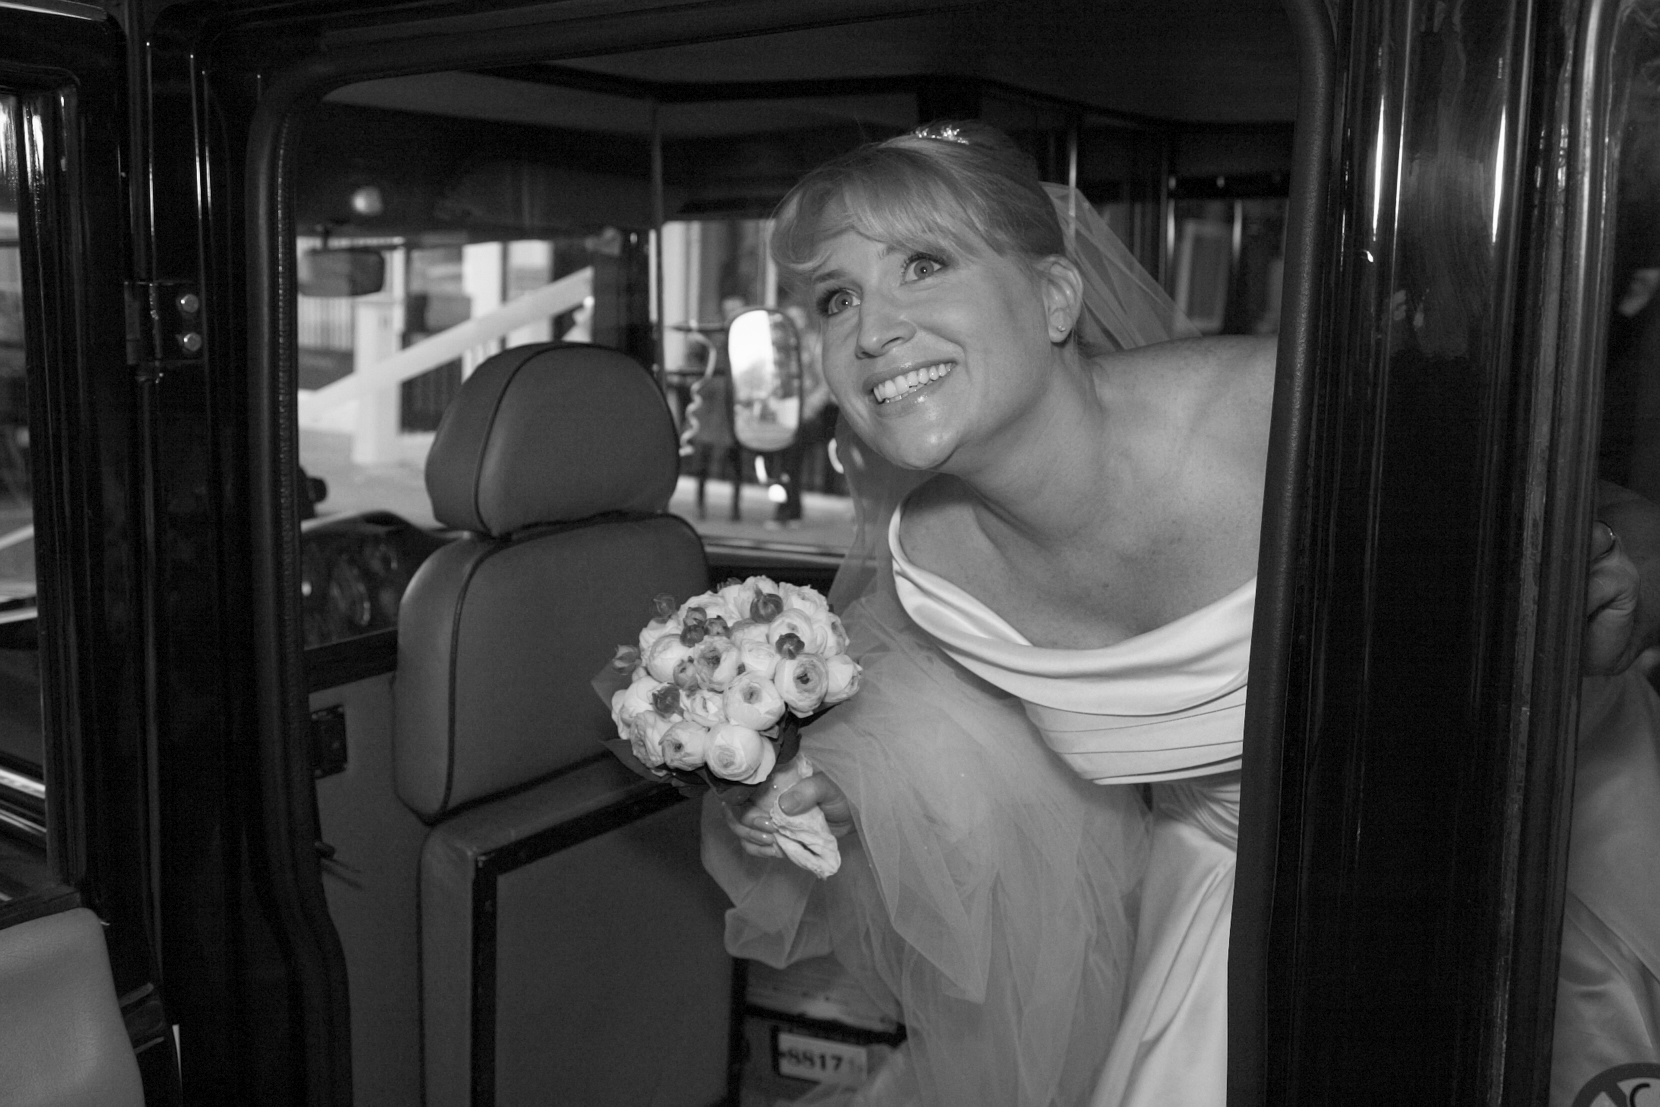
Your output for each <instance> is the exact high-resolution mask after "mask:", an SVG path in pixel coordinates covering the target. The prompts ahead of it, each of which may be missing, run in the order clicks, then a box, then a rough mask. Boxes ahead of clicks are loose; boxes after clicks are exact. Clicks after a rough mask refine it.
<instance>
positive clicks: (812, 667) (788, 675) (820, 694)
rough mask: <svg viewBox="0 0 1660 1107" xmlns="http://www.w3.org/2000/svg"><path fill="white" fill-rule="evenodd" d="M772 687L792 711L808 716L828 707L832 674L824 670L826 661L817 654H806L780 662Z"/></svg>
mask: <svg viewBox="0 0 1660 1107" xmlns="http://www.w3.org/2000/svg"><path fill="white" fill-rule="evenodd" d="M772 683H773V685H774V687H776V688H777V689H778V695H779V696H780V697H781V698H782V699H783V701H784V702H785V703H786V704H788V705H789V708H790V710H791V711H793V712H794V713H795V714H797V715H802V716H806V715H811V714H812V713H813V712H815V711H817V710H818V709H819V708H820V707H823V706H824V693H825V692H826V690H827V689H828V688H829V685H830V674H829V672H828V671H827V670H826V669H825V667H824V658H822V657H820V656H819V655H818V654H816V653H804V654H799V655H798V656H796V657H785V658H780V659H779V662H778V668H777V669H775V670H774V671H773V674H772Z"/></svg>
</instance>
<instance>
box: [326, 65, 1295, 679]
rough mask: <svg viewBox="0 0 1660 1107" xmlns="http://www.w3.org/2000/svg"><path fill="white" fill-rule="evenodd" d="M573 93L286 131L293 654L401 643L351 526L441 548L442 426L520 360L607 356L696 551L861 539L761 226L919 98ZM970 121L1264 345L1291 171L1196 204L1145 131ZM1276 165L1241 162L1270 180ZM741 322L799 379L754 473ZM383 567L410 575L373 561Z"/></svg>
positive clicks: (550, 90)
mask: <svg viewBox="0 0 1660 1107" xmlns="http://www.w3.org/2000/svg"><path fill="white" fill-rule="evenodd" d="M564 64H567V65H573V66H577V67H579V68H580V67H582V66H584V65H586V66H588V67H590V68H591V69H592V70H594V71H596V72H598V73H601V74H607V73H608V74H609V76H613V77H615V76H617V75H621V74H628V73H631V72H633V70H634V69H637V68H639V67H638V66H636V65H634V64H633V63H631V62H629V61H628V59H627V58H626V57H624V58H610V59H597V60H594V61H591V62H587V63H580V62H579V63H564ZM649 68H650V67H649V66H647V69H648V70H649ZM573 72H574V71H571V70H560V69H558V68H557V67H553V66H549V67H546V69H544V70H540V71H538V72H537V74H536V75H537V76H540V77H543V78H545V79H544V80H542V81H539V82H536V83H527V82H525V81H524V80H523V79H522V77H523V74H522V73H521V74H515V75H514V77H513V78H512V79H509V78H507V77H503V76H494V75H487V74H459V73H435V74H427V75H423V76H414V77H406V78H395V79H385V80H375V81H367V82H363V83H361V84H356V85H350V86H347V87H345V88H343V89H340V90H338V91H336V92H334V93H332V94H330V96H329V97H328V98H327V99H326V101H325V102H324V104H323V105H322V106H321V107H320V108H319V109H317V110H316V111H315V112H313V113H312V115H311V116H310V118H309V119H308V120H307V121H306V124H305V126H304V128H303V129H302V131H301V133H302V135H303V136H304V139H303V141H302V143H301V147H300V150H299V153H298V157H297V159H296V165H297V179H296V182H295V208H296V213H295V221H294V222H295V227H296V236H295V239H294V242H293V249H294V255H295V266H296V272H297V275H298V281H297V295H296V304H295V320H296V330H297V333H296V339H297V341H296V349H297V365H296V378H297V383H298V388H299V396H298V403H297V405H296V406H297V411H298V419H299V427H298V433H299V443H300V465H301V469H302V472H301V473H300V474H299V477H300V480H301V484H300V488H301V492H302V497H301V503H302V512H301V513H302V515H303V516H305V517H306V521H305V522H304V536H303V546H304V549H303V551H302V552H303V559H304V563H305V565H306V570H305V574H304V582H303V585H302V591H303V592H304V596H303V602H304V604H305V605H306V628H307V630H306V643H307V645H308V646H317V645H323V644H326V643H328V642H333V641H339V640H341V639H342V638H349V637H352V636H354V635H357V634H365V633H372V632H374V631H376V630H381V629H386V628H390V627H392V626H394V625H395V622H396V606H397V597H398V596H399V595H401V588H402V584H403V583H405V582H407V577H408V572H409V571H410V569H411V565H410V559H409V557H403V558H402V559H401V560H400V559H399V558H397V557H391V556H390V555H388V554H387V552H386V551H385V549H384V548H378V549H377V551H371V552H369V553H356V554H351V555H349V556H348V555H343V554H342V553H341V552H340V551H341V550H342V549H343V548H344V547H343V546H342V541H343V539H342V537H341V532H342V530H346V531H354V532H355V531H361V530H362V529H363V528H362V525H361V524H362V520H363V517H364V515H365V513H369V514H372V515H373V514H376V513H378V515H377V518H380V519H381V521H380V522H379V523H375V524H374V525H375V526H394V527H400V526H401V527H406V528H413V529H414V530H416V531H420V532H423V533H431V532H432V531H433V530H434V529H435V528H440V524H439V521H438V520H436V519H434V518H433V516H432V513H431V508H430V505H429V503H428V500H427V496H426V490H425V485H424V479H423V466H424V464H425V459H426V455H427V452H428V450H429V449H430V447H431V444H432V439H433V434H434V431H435V430H436V428H437V426H438V422H439V420H440V419H441V418H442V415H443V412H444V409H445V407H446V405H447V404H448V403H449V401H450V400H451V399H452V398H453V397H454V395H455V394H456V391H457V390H458V389H459V388H460V386H461V383H462V382H463V381H464V380H465V379H466V378H467V376H468V375H469V374H470V373H471V372H472V371H473V369H474V368H476V367H477V366H478V365H479V364H480V363H482V362H483V361H484V360H485V359H486V358H488V357H489V356H491V355H492V354H494V353H497V352H498V351H500V350H503V349H506V348H508V347H510V346H517V345H520V344H523V343H530V342H542V341H550V340H559V341H574V342H594V343H599V344H602V345H608V346H613V347H617V348H619V349H621V350H623V351H625V352H627V353H629V354H630V355H632V356H633V357H635V358H636V359H637V360H638V361H639V362H640V363H641V364H642V365H643V366H646V367H647V368H649V369H650V370H651V371H652V372H653V373H654V374H655V375H656V376H657V378H658V379H659V381H660V382H661V384H662V387H663V390H664V394H665V397H666V399H667V401H668V404H669V406H670V408H671V410H672V412H673V414H674V417H675V420H676V424H677V427H678V431H679V434H680V454H681V460H680V478H679V481H678V483H677V486H676V489H675V492H674V495H673V497H672V499H671V501H670V503H669V510H670V511H671V512H673V513H675V514H678V515H680V516H682V517H683V518H685V519H686V520H687V521H688V522H690V523H691V524H692V525H693V526H694V527H695V528H696V529H697V530H698V531H699V532H700V533H701V534H702V535H703V536H704V538H705V539H706V541H709V542H713V543H724V544H728V545H729V546H730V547H731V548H736V549H747V550H759V551H766V552H770V554H772V555H781V556H784V557H786V558H787V557H790V556H795V557H798V558H816V559H817V561H818V564H820V565H821V566H822V565H825V564H830V565H833V564H834V559H835V558H837V557H839V556H840V555H841V554H842V553H843V552H844V551H845V550H846V548H847V546H848V543H849V542H850V540H851V538H852V533H853V525H854V520H853V508H852V503H851V501H850V500H849V498H848V495H847V486H846V481H845V479H844V477H843V475H842V471H841V464H840V459H839V458H838V457H837V456H836V450H835V446H834V435H835V428H836V423H837V417H838V411H837V407H836V403H835V401H834V398H833V397H832V396H831V395H830V393H829V390H828V388H827V387H825V384H824V379H823V374H822V372H821V370H820V367H819V364H818V360H819V358H818V349H819V346H818V341H817V324H816V319H815V316H814V313H812V312H811V311H809V310H808V305H807V304H806V303H804V302H802V301H801V300H800V299H799V298H798V297H797V296H796V295H795V294H794V293H792V290H791V289H790V288H788V287H786V285H785V284H784V283H783V282H781V281H780V278H779V274H778V271H777V268H776V266H775V265H774V264H773V262H772V261H771V258H770V254H769V250H768V247H769V243H770V238H771V234H772V230H773V226H772V221H771V219H770V218H769V216H770V214H771V212H772V210H773V208H774V207H775V206H776V204H777V202H778V201H779V200H780V199H781V198H782V196H783V195H784V193H785V191H787V189H788V188H789V186H790V185H791V184H792V183H793V182H794V181H795V180H796V179H798V178H799V177H800V175H801V174H802V173H803V172H805V171H806V170H807V169H809V168H811V167H812V166H814V165H817V164H819V163H821V162H822V161H824V160H826V159H827V158H829V157H831V156H834V155H835V154H837V153H840V152H843V151H845V150H848V149H851V148H853V147H854V146H856V145H858V144H859V143H861V142H865V141H869V140H872V139H879V138H883V137H887V136H889V135H893V134H897V133H901V132H902V131H904V130H906V129H909V128H910V127H912V126H914V125H915V124H916V123H917V122H918V121H919V113H920V112H922V111H923V110H925V104H924V101H925V99H926V97H925V96H923V94H922V92H923V90H920V89H919V90H915V91H893V90H885V91H884V90H873V91H870V92H868V93H846V92H837V93H834V94H825V95H820V96H806V95H788V94H783V93H774V94H767V95H763V94H757V95H755V96H753V97H750V98H745V99H737V100H717V99H711V100H702V99H698V98H696V96H695V94H694V92H688V91H685V90H682V92H681V93H677V94H676V96H675V97H672V98H669V99H667V100H665V101H661V102H659V101H656V100H651V99H647V98H644V96H643V94H634V95H625V94H622V93H618V94H616V95H613V94H610V93H607V92H601V91H595V90H594V88H591V87H581V88H579V87H561V86H560V85H559V84H558V81H559V80H563V79H568V78H571V77H572V75H573ZM584 79H585V80H593V79H594V76H593V74H591V73H590V74H588V75H587V76H586V77H585V78H584ZM579 83H580V82H579ZM642 87H656V86H645V85H642ZM978 110H979V112H980V114H981V116H982V117H983V118H986V119H988V120H989V121H991V122H993V123H994V124H996V125H998V126H999V127H1001V128H1003V129H1004V130H1005V131H1006V132H1007V133H1008V134H1009V135H1010V136H1011V137H1012V138H1013V139H1014V140H1015V141H1016V142H1017V143H1019V144H1021V145H1022V146H1023V147H1024V148H1025V149H1026V150H1027V151H1028V152H1029V153H1030V154H1031V155H1032V157H1033V159H1034V160H1035V161H1036V162H1037V164H1038V166H1039V168H1040V171H1041V172H1042V173H1043V174H1044V175H1045V176H1046V177H1047V178H1048V179H1050V180H1055V181H1075V182H1076V183H1077V184H1078V186H1079V188H1080V190H1081V191H1082V192H1083V193H1084V195H1085V196H1086V198H1087V199H1088V200H1089V201H1090V202H1092V203H1094V204H1096V205H1097V206H1098V208H1099V209H1100V210H1101V211H1102V213H1103V214H1104V215H1105V216H1106V217H1107V219H1108V221H1109V222H1110V223H1111V224H1112V225H1113V226H1114V227H1115V228H1116V229H1117V230H1118V231H1119V232H1120V234H1121V236H1122V237H1123V238H1124V239H1125V241H1126V242H1127V243H1128V244H1129V245H1130V247H1131V249H1132V250H1134V251H1135V252H1136V253H1137V255H1138V256H1139V257H1140V258H1141V259H1142V260H1143V262H1144V263H1145V264H1146V265H1147V266H1148V267H1149V269H1150V270H1152V271H1153V272H1155V273H1158V274H1161V275H1162V277H1163V279H1164V281H1165V284H1166V287H1167V288H1168V289H1169V290H1170V291H1171V292H1172V293H1173V294H1174V295H1176V297H1177V299H1178V301H1179V302H1180V303H1182V305H1183V306H1184V307H1185V308H1186V309H1187V310H1188V311H1189V313H1190V314H1192V315H1193V316H1195V318H1196V319H1198V320H1199V321H1200V322H1201V324H1202V329H1204V330H1206V331H1207V332H1210V333H1218V332H1227V333H1249V332H1253V331H1254V332H1258V333H1261V332H1266V331H1272V330H1274V329H1275V328H1276V327H1277V325H1278V281H1279V264H1280V263H1279V261H1278V259H1279V257H1280V255H1281V253H1282V252H1283V246H1282V238H1283V232H1284V223H1285V219H1284V213H1285V200H1284V185H1285V181H1284V175H1283V173H1281V174H1280V175H1279V176H1278V177H1277V178H1274V179H1268V177H1267V175H1263V179H1261V180H1259V179H1257V178H1256V177H1253V176H1250V175H1249V174H1247V175H1246V176H1245V177H1239V176H1235V175H1230V176H1226V177H1217V176H1214V175H1209V176H1205V177H1204V178H1203V179H1202V180H1201V181H1199V182H1198V183H1194V182H1190V181H1187V180H1186V179H1185V178H1182V177H1180V176H1179V174H1180V173H1181V172H1183V168H1182V167H1183V165H1184V164H1192V163H1195V159H1194V157H1192V156H1191V155H1189V156H1187V157H1186V159H1185V162H1184V160H1183V159H1182V158H1177V159H1175V160H1172V156H1171V150H1170V144H1169V141H1168V136H1164V135H1161V134H1159V133H1157V132H1155V131H1151V130H1149V129H1148V128H1146V127H1144V126H1140V127H1130V126H1126V125H1123V124H1122V123H1119V122H1115V121H1113V120H1110V119H1103V118H1096V117H1094V116H1090V115H1088V114H1079V113H1078V112H1077V111H1076V110H1074V109H1063V108H1061V107H1057V106H1055V105H1054V104H1052V103H1048V102H1039V101H1036V100H1033V99H1030V98H1027V99H1022V98H1021V97H1020V96H1017V95H1015V94H1013V93H1011V92H1009V91H1007V90H1002V91H999V90H996V89H989V88H988V89H987V90H986V91H985V92H984V94H983V95H982V96H981V97H980V99H979V105H978ZM1267 150H1268V152H1267V154H1265V155H1261V156H1259V157H1258V159H1257V160H1260V161H1264V162H1265V163H1268V164H1277V163H1276V162H1275V160H1274V159H1275V158H1277V157H1278V156H1279V154H1278V153H1277V152H1276V150H1275V149H1274V148H1273V146H1272V144H1269V146H1268V148H1267ZM1198 160H1201V161H1202V160H1203V158H1202V157H1201V158H1200V159H1198ZM1172 169H1175V170H1176V171H1177V174H1176V175H1171V176H1170V177H1169V178H1168V182H1167V178H1166V174H1167V173H1170V171H1171V170H1172ZM654 172H655V173H658V174H660V179H661V182H662V185H661V192H660V193H656V192H654V189H653V180H654V176H653V174H654ZM1172 195H1174V196H1175V197H1176V200H1175V202H1171V200H1170V198H1171V196H1172ZM756 307H762V308H768V309H772V310H774V311H776V312H778V313H779V314H778V316H776V317H775V319H776V322H775V326H776V327H781V328H786V329H789V330H792V331H794V332H795V333H794V341H793V342H792V343H790V345H791V346H792V347H793V348H794V349H797V350H799V354H800V359H801V370H802V387H801V391H800V407H799V412H800V431H799V434H798V436H797V440H796V441H795V442H794V443H793V444H791V445H790V446H788V447H787V448H784V449H782V450H778V451H772V452H762V453H757V452H756V451H754V450H751V449H748V448H746V447H745V446H744V445H743V444H742V443H740V442H739V441H738V440H737V434H736V431H735V427H734V418H733V411H734V409H733V389H732V381H731V377H730V370H729V367H728V360H727V357H726V350H725V342H726V327H727V324H728V322H729V321H730V320H731V319H732V318H733V317H734V316H735V315H736V314H738V313H739V312H741V311H743V310H744V309H746V308H756ZM382 516H385V517H390V521H389V520H388V519H386V518H381V517H382ZM440 529H441V528H440ZM354 541H355V540H354ZM345 544H346V545H348V546H349V545H351V542H346V543H345ZM360 544H361V543H360ZM371 545H373V543H371ZM343 556H344V557H345V558H346V562H347V564H345V565H344V567H342V561H341V558H342V557H343ZM391 562H396V563H397V564H398V566H399V570H398V572H396V573H391V574H388V573H387V572H385V571H383V570H382V569H381V568H380V567H379V566H382V565H384V564H386V563H391Z"/></svg>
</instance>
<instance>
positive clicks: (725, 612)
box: [679, 592, 743, 626]
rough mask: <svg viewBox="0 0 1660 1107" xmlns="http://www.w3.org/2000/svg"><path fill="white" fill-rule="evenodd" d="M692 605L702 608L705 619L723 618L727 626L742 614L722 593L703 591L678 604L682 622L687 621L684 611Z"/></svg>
mask: <svg viewBox="0 0 1660 1107" xmlns="http://www.w3.org/2000/svg"><path fill="white" fill-rule="evenodd" d="M694 607H700V608H702V609H703V617H704V619H705V620H709V619H717V618H718V619H724V620H725V621H726V625H727V626H731V625H732V624H733V623H736V622H737V621H738V620H740V619H742V618H743V615H741V614H739V612H738V609H737V607H736V606H735V605H734V604H732V603H730V602H728V600H727V599H726V597H725V596H724V595H722V594H721V593H719V592H705V593H703V595H701V596H693V597H692V598H691V599H689V600H687V601H686V602H685V603H683V604H681V605H680V616H679V618H680V622H681V623H682V624H684V623H686V622H687V619H686V612H687V611H688V610H689V609H690V608H694Z"/></svg>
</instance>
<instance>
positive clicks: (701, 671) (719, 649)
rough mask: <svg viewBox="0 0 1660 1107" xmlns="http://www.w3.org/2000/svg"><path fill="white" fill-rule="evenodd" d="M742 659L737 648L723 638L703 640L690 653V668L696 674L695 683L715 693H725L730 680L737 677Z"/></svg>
mask: <svg viewBox="0 0 1660 1107" xmlns="http://www.w3.org/2000/svg"><path fill="white" fill-rule="evenodd" d="M742 664H743V658H742V657H741V656H740V655H739V653H738V647H737V646H734V645H733V644H732V643H731V642H729V641H727V640H726V639H725V638H705V639H704V640H703V641H702V642H699V643H698V645H697V649H695V650H693V651H692V666H693V668H694V669H695V670H696V672H697V683H698V684H699V686H701V687H703V688H708V689H710V690H712V691H715V692H724V691H726V686H727V685H728V684H731V683H732V678H733V677H735V676H737V675H738V669H739V667H740V666H741V665H742Z"/></svg>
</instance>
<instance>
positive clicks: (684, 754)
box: [662, 719, 710, 770]
mask: <svg viewBox="0 0 1660 1107" xmlns="http://www.w3.org/2000/svg"><path fill="white" fill-rule="evenodd" d="M709 735H710V731H709V728H708V727H706V726H699V725H698V724H697V723H694V722H692V721H691V720H690V719H682V720H681V721H680V722H678V723H675V724H674V725H673V726H671V727H669V729H668V730H667V731H665V732H664V734H663V740H662V750H663V764H664V765H666V766H668V767H669V768H671V769H688V770H690V769H701V768H702V767H703V761H704V758H705V757H706V756H707V755H708V752H709Z"/></svg>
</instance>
